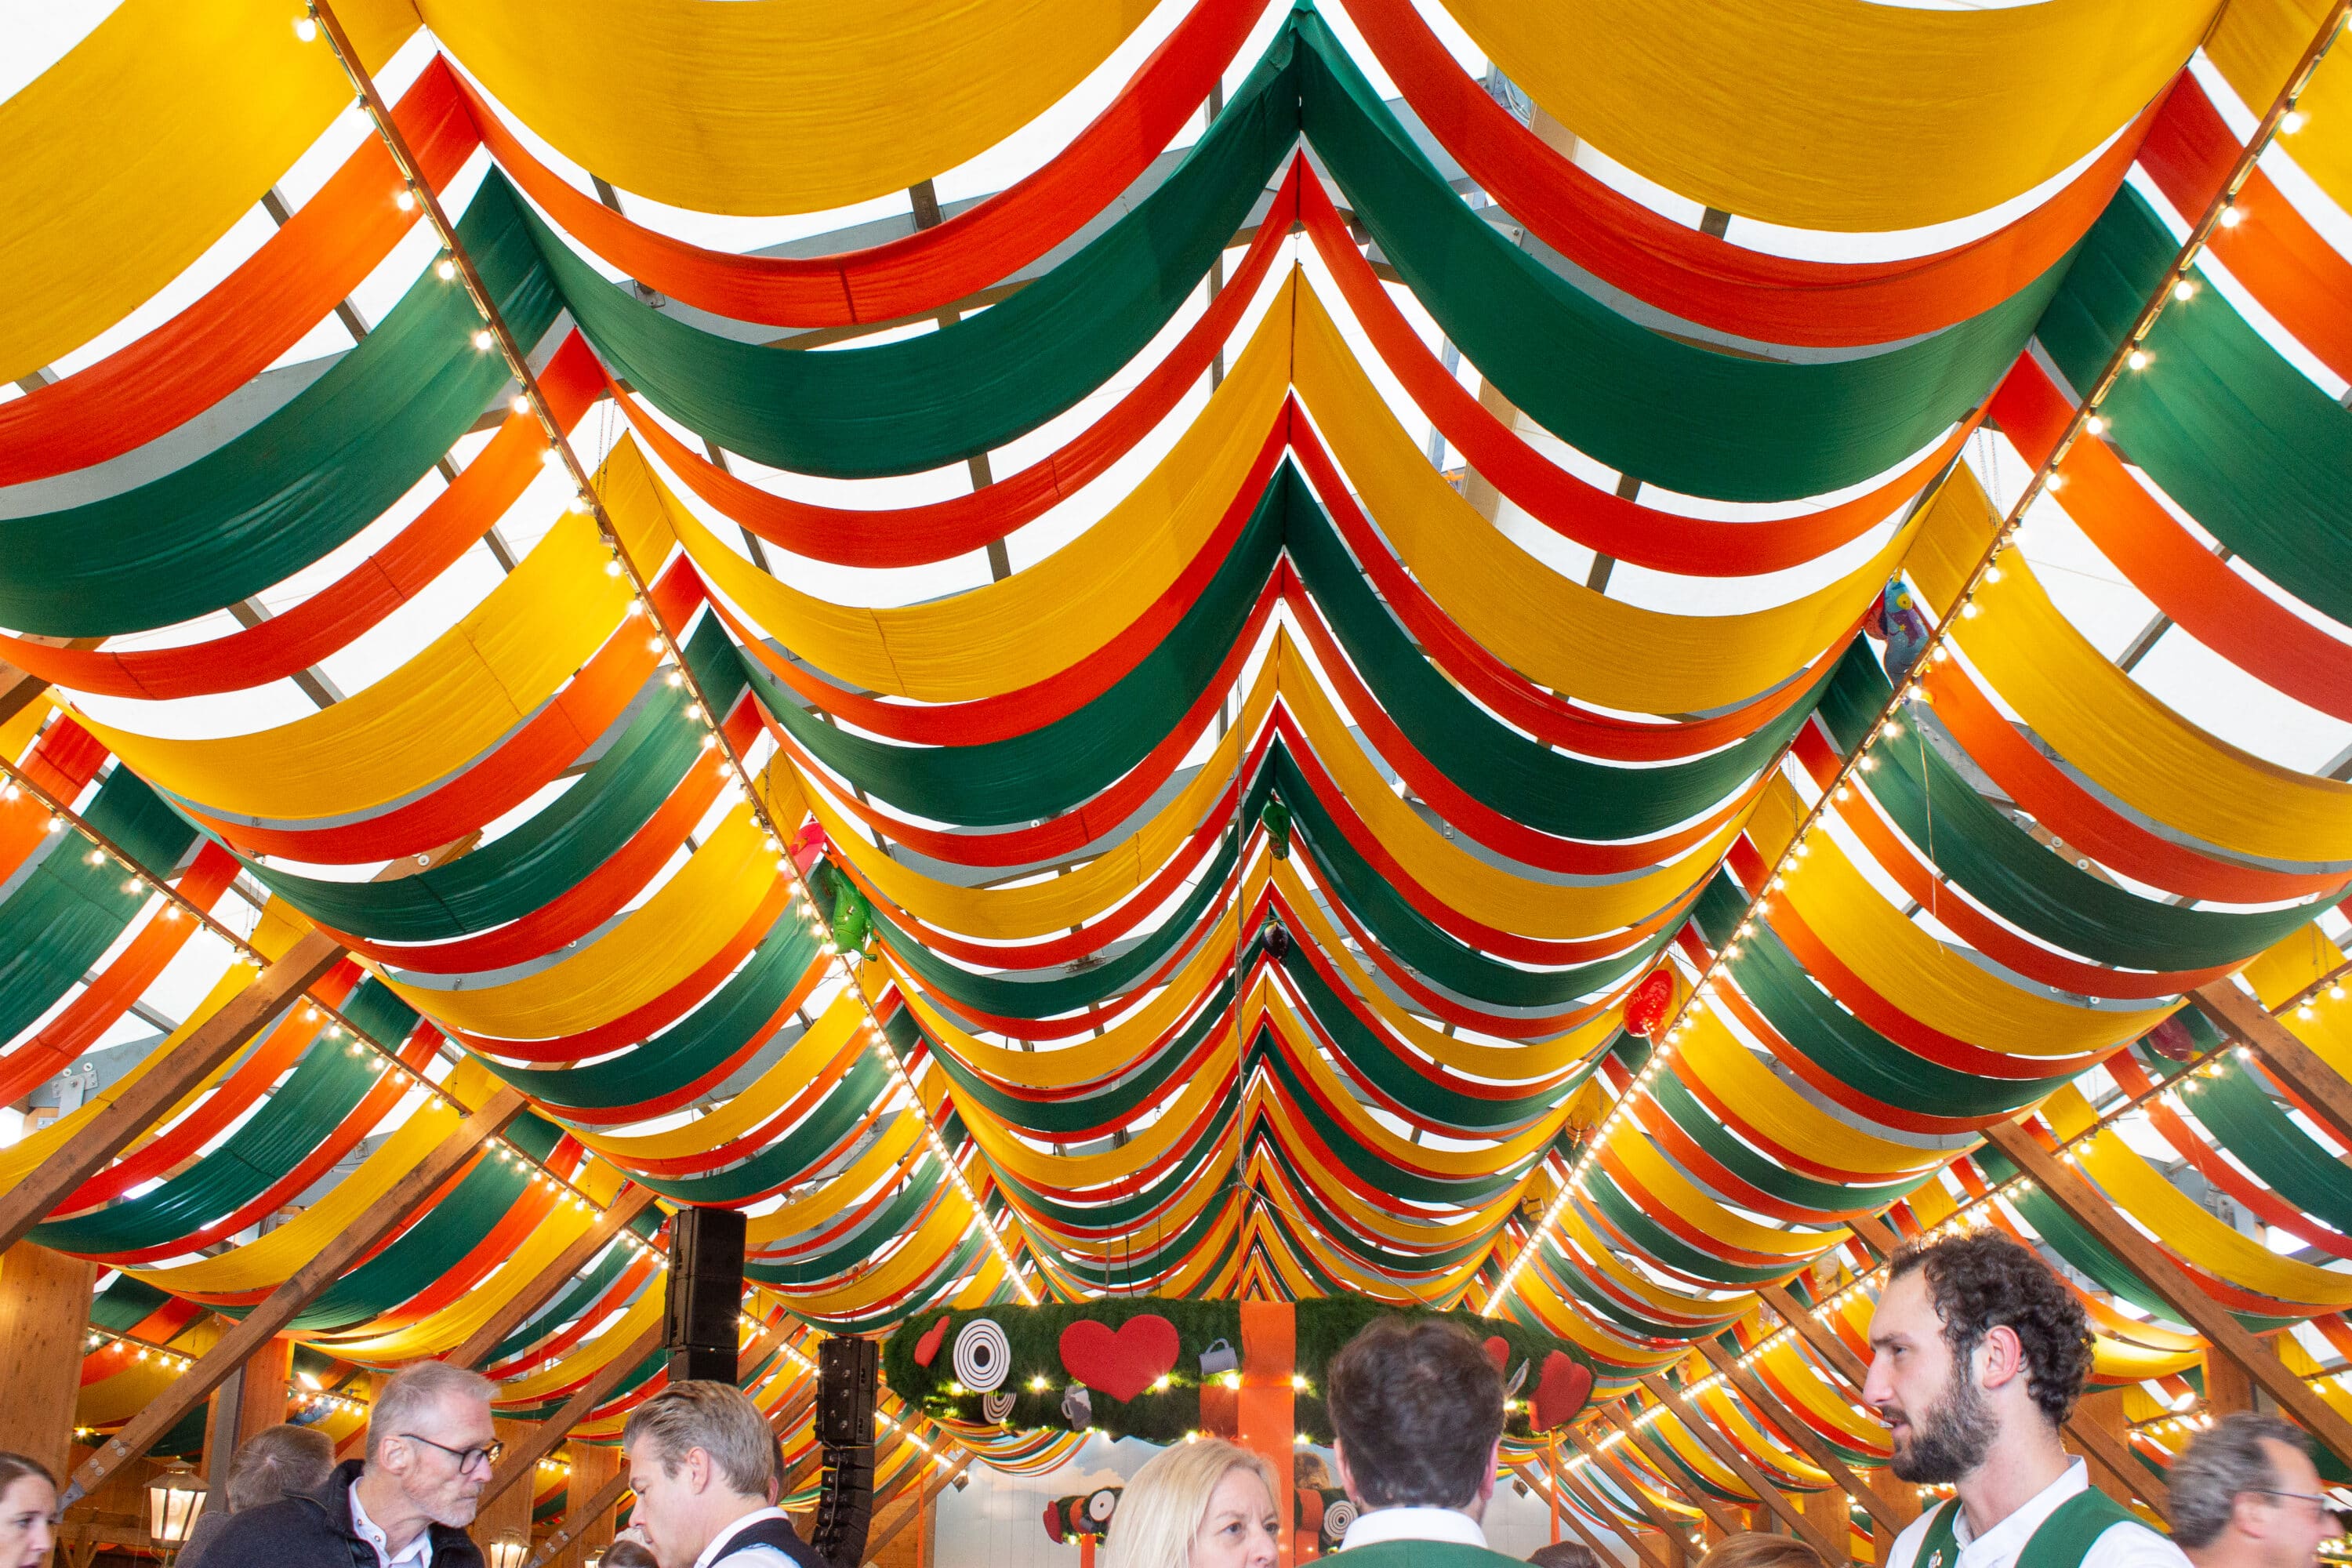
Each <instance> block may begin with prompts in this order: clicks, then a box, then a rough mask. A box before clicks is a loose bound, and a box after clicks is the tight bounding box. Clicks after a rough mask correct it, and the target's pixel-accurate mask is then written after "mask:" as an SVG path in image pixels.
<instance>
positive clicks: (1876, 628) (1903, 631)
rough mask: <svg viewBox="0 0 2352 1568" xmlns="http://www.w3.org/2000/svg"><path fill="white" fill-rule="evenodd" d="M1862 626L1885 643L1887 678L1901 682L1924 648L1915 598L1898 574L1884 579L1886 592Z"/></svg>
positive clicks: (1924, 637) (1924, 629)
mask: <svg viewBox="0 0 2352 1568" xmlns="http://www.w3.org/2000/svg"><path fill="white" fill-rule="evenodd" d="M1862 629H1863V630H1864V632H1866V633H1868V634H1869V635H1870V636H1872V637H1876V638H1878V639H1879V640H1880V641H1881V642H1884V643H1885V645H1886V653H1885V658H1884V659H1883V660H1882V662H1883V663H1884V665H1885V669H1886V677H1887V679H1890V680H1892V681H1894V682H1895V683H1896V684H1897V685H1900V684H1902V681H1903V678H1904V677H1905V676H1906V675H1907V674H1909V673H1910V671H1911V667H1912V666H1913V665H1915V664H1916V663H1918V662H1919V656H1920V655H1921V654H1923V653H1926V652H1927V617H1926V616H1922V615H1921V614H1920V613H1919V602H1918V600H1916V599H1915V598H1913V597H1912V596H1911V586H1910V584H1907V583H1906V582H1904V581H1903V579H1902V578H1900V577H1889V578H1888V579H1887V580H1886V591H1885V593H1883V594H1881V595H1879V596H1878V602H1877V603H1876V604H1875V605H1872V606H1871V612H1870V617H1869V618H1868V619H1867V620H1865V621H1864V623H1863V626H1862Z"/></svg>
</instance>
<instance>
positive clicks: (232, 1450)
mask: <svg viewBox="0 0 2352 1568" xmlns="http://www.w3.org/2000/svg"><path fill="white" fill-rule="evenodd" d="M234 1326H235V1322H234V1320H224V1321H223V1327H224V1328H230V1327H234ZM293 1369H294V1342H293V1341H291V1340H288V1339H280V1338H272V1339H270V1340H269V1341H268V1342H267V1343H265V1344H263V1345H262V1347H261V1348H260V1349H259V1350H257V1351H255V1352H253V1354H252V1355H250V1356H249V1357H247V1359H246V1363H245V1364H244V1365H243V1366H241V1367H239V1368H237V1369H236V1371H235V1372H232V1373H229V1374H228V1377H227V1379H226V1381H225V1382H223V1383H222V1384H221V1385H220V1386H219V1387H218V1388H216V1389H215V1390H214V1391H213V1395H212V1404H213V1408H212V1413H211V1415H210V1416H209V1417H208V1418H207V1419H206V1421H205V1464H204V1474H205V1480H207V1481H209V1482H211V1483H212V1484H213V1486H214V1487H215V1488H220V1487H226V1485H227V1484H228V1470H229V1466H230V1464H231V1463H232V1462H233V1461H234V1460H235V1458H236V1450H237V1449H238V1448H240V1447H244V1446H245V1445H246V1444H247V1443H248V1442H250V1441H252V1439H253V1436H254V1434H255V1433H257V1432H258V1431H260V1430H261V1429H262V1428H263V1427H265V1426H277V1425H278V1423H279V1422H281V1421H283V1420H285V1419H286V1384H287V1382H288V1380H289V1378H291V1377H292V1375H293Z"/></svg>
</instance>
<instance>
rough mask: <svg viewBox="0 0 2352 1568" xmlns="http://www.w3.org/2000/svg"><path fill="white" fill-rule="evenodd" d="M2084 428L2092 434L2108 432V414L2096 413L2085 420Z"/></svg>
mask: <svg viewBox="0 0 2352 1568" xmlns="http://www.w3.org/2000/svg"><path fill="white" fill-rule="evenodd" d="M2083 428H2084V431H2085V432H2086V433H2088V434H2090V435H2093V436H2104V435H2105V434H2106V433H2107V416H2105V415H2104V414H2094V415H2092V416H2090V417H2089V418H2088V419H2085V420H2084V421H2083Z"/></svg>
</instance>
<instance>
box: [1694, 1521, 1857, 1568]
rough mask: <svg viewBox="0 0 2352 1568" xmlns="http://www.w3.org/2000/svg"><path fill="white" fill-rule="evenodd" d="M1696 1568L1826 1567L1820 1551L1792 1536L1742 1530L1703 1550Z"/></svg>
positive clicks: (1827, 1566)
mask: <svg viewBox="0 0 2352 1568" xmlns="http://www.w3.org/2000/svg"><path fill="white" fill-rule="evenodd" d="M1699 1568H1829V1565H1828V1564H1827V1563H1823V1562H1822V1554H1821V1553H1820V1552H1816V1551H1814V1550H1813V1549H1812V1548H1811V1547H1810V1546H1808V1545H1806V1544H1805V1543H1804V1542H1801V1541H1799V1540H1797V1539H1796V1538H1795V1537H1793V1536H1788V1535H1767V1534H1766V1533H1765V1532H1764V1531H1760V1530H1741V1531H1734V1532H1733V1533H1731V1534H1729V1535H1727V1536H1725V1537H1724V1538H1723V1539H1722V1540H1720V1541H1718V1542H1716V1543H1715V1544H1714V1545H1713V1546H1710V1547H1708V1548H1707V1549H1706V1556H1704V1557H1702V1558H1700V1559H1699Z"/></svg>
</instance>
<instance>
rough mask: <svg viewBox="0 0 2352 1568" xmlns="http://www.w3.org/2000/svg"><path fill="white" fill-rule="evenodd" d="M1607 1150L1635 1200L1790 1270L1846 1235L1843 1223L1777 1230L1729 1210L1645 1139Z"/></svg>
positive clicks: (1621, 1142) (1628, 1140)
mask: <svg viewBox="0 0 2352 1568" xmlns="http://www.w3.org/2000/svg"><path fill="white" fill-rule="evenodd" d="M1610 1147H1611V1149H1612V1151H1613V1152H1615V1155H1616V1158H1617V1161H1618V1163H1620V1164H1622V1166H1623V1167H1624V1171H1625V1174H1626V1176H1627V1178H1628V1179H1629V1180H1630V1181H1632V1182H1633V1184H1635V1185H1636V1186H1638V1188H1639V1189H1640V1191H1639V1192H1638V1193H1637V1194H1632V1195H1633V1196H1635V1198H1636V1199H1637V1201H1638V1200H1639V1199H1641V1198H1647V1199H1648V1200H1650V1202H1653V1203H1656V1204H1659V1205H1664V1207H1665V1208H1666V1209H1667V1210H1668V1211H1669V1212H1670V1213H1672V1214H1674V1215H1677V1216H1678V1217H1679V1218H1681V1220H1682V1221H1683V1223H1684V1224H1685V1225H1688V1226H1691V1227H1692V1228H1693V1229H1695V1230H1697V1231H1698V1232H1700V1233H1701V1234H1702V1235H1704V1236H1706V1237H1711V1238H1713V1239H1714V1240H1716V1241H1718V1242H1721V1243H1722V1244H1723V1245H1724V1246H1726V1247H1737V1248H1738V1249H1739V1250H1740V1251H1742V1252H1752V1253H1759V1254H1761V1255H1762V1256H1764V1257H1766V1258H1774V1259H1778V1260H1782V1261H1785V1262H1787V1264H1788V1265H1789V1267H1790V1268H1792V1269H1793V1268H1796V1267H1798V1266H1799V1265H1801V1264H1802V1263H1804V1262H1805V1261H1807V1260H1808V1259H1811V1258H1817V1257H1819V1256H1820V1255H1821V1254H1822V1253H1823V1252H1824V1251H1826V1250H1828V1249H1829V1248H1830V1247H1835V1246H1836V1245H1837V1244H1838V1243H1839V1242H1841V1241H1843V1240H1844V1239H1845V1237H1847V1235H1848V1234H1850V1233H1849V1232H1848V1231H1847V1230H1846V1227H1845V1226H1832V1227H1831V1228H1829V1229H1826V1230H1778V1229H1775V1228H1773V1227H1772V1226H1768V1225H1759V1224H1758V1223H1757V1222H1756V1221H1754V1220H1752V1219H1748V1218H1746V1217H1744V1216H1742V1215H1736V1214H1734V1213H1732V1212H1731V1211H1730V1210H1729V1209H1727V1208H1726V1207H1725V1206H1724V1205H1722V1204H1720V1203H1718V1202H1717V1201H1716V1200H1715V1199H1714V1198H1712V1197H1710V1196H1709V1195H1707V1194H1706V1193H1704V1192H1702V1191H1701V1190H1700V1189H1699V1187H1698V1185H1697V1184H1696V1183H1694V1182H1693V1181H1692V1180H1691V1179H1690V1178H1689V1177H1688V1176H1685V1175H1684V1174H1683V1173H1681V1172H1680V1171H1678V1170H1676V1169H1675V1167H1674V1165H1673V1164H1672V1163H1669V1162H1668V1161H1667V1159H1666V1157H1665V1154H1664V1152H1662V1151H1661V1150H1660V1149H1659V1148H1658V1146H1657V1145H1656V1144H1655V1143H1654V1142H1651V1141H1650V1140H1649V1139H1647V1138H1622V1139H1618V1140H1616V1141H1614V1142H1612V1144H1611V1145H1610Z"/></svg>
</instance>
